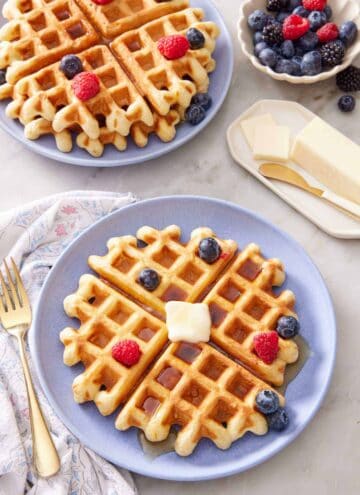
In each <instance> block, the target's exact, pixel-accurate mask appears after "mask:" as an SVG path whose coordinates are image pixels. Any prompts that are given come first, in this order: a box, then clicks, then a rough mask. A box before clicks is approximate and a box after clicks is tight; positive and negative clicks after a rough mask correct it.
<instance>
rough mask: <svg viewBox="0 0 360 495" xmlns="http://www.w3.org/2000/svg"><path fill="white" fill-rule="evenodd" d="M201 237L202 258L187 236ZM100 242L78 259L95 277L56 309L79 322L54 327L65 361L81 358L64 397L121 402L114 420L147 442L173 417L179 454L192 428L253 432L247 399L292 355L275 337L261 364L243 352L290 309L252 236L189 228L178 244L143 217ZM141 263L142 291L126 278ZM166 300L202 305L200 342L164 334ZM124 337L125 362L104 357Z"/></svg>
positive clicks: (186, 450) (199, 434)
mask: <svg viewBox="0 0 360 495" xmlns="http://www.w3.org/2000/svg"><path fill="white" fill-rule="evenodd" d="M207 237H214V238H215V239H216V240H217V242H218V243H219V244H220V246H221V251H222V255H221V256H220V258H219V259H218V260H217V261H216V262H215V263H213V264H208V263H206V262H205V261H204V260H202V259H200V257H199V255H198V246H199V243H200V241H201V240H202V239H204V238H207ZM107 247H108V252H107V254H105V255H104V256H90V258H89V266H90V267H91V268H92V269H93V271H94V272H95V273H96V274H97V275H98V277H96V276H93V275H84V276H83V277H81V279H80V283H79V288H78V290H77V291H76V292H75V294H72V295H71V296H68V297H67V298H66V299H65V302H64V307H65V311H66V313H67V314H68V315H69V316H70V317H75V318H77V319H78V320H79V322H80V326H79V328H78V329H75V328H66V329H64V330H63V331H62V332H61V334H60V338H61V341H62V342H63V343H64V345H65V351H64V362H65V364H67V365H69V366H72V365H74V364H77V363H78V362H80V361H81V362H82V363H83V364H84V367H85V370H84V372H83V373H81V374H80V375H78V376H77V377H76V378H75V380H74V384H73V393H74V398H75V400H76V401H77V402H80V403H81V402H85V401H89V400H90V401H91V400H92V401H94V402H95V404H96V406H97V407H98V409H99V411H100V412H101V413H102V414H111V413H113V412H114V411H115V410H116V409H117V408H118V406H119V405H123V408H122V409H121V411H120V413H119V414H118V417H117V419H116V427H117V428H118V429H120V430H126V429H128V428H130V427H132V426H136V427H138V428H141V429H143V431H144V432H145V435H146V436H147V438H148V439H149V440H151V441H161V440H164V439H165V438H167V436H168V434H169V431H170V429H171V427H173V426H175V425H178V426H179V425H180V428H181V429H180V432H179V434H178V436H177V441H176V445H175V449H176V452H177V453H178V454H179V455H189V454H190V453H191V452H192V451H193V450H194V448H195V447H196V445H197V444H198V442H199V441H200V439H201V438H203V437H206V438H209V439H211V440H212V441H213V442H214V443H215V444H216V445H217V446H218V447H219V448H222V449H226V448H228V447H229V446H230V445H231V443H232V442H233V441H235V440H237V439H238V438H240V437H241V436H243V435H244V434H245V433H246V432H247V431H251V432H253V433H255V434H258V435H262V434H265V433H266V432H267V423H266V420H265V418H264V417H263V416H262V415H261V414H260V413H258V412H257V411H256V408H255V397H256V395H257V393H258V392H259V391H260V390H264V389H272V386H273V385H281V384H282V382H283V380H284V373H285V369H286V366H287V365H288V364H290V363H293V362H295V361H296V360H297V358H298V348H297V345H296V343H294V342H292V341H286V340H284V339H281V338H280V339H279V353H278V357H277V359H276V360H275V361H274V362H273V364H272V365H266V364H265V363H263V362H262V361H261V360H260V359H259V358H258V357H257V356H256V354H255V352H254V349H253V338H254V336H255V335H256V334H257V333H259V332H268V331H271V330H273V329H274V328H275V326H276V321H277V319H278V318H279V317H280V316H282V315H293V316H295V317H296V313H295V312H294V304H295V297H294V294H293V293H292V292H291V291H289V290H285V291H282V292H280V293H279V294H276V295H275V294H274V292H273V287H275V286H279V287H280V286H281V285H282V284H283V282H284V278H285V273H284V267H283V265H282V263H281V261H280V260H278V259H270V260H267V259H265V258H263V256H262V255H261V252H260V248H259V247H258V246H257V245H255V244H250V245H248V246H246V247H245V249H243V250H242V251H237V244H236V243H235V242H234V241H231V240H223V239H220V238H218V237H217V236H216V235H215V234H214V232H212V231H211V229H209V228H206V227H201V228H198V229H195V230H194V231H193V232H192V233H191V237H190V239H189V241H188V242H186V243H183V242H182V240H181V230H180V228H179V227H178V226H176V225H171V226H168V227H166V228H164V229H163V230H157V229H154V228H151V227H147V226H145V227H141V228H140V229H139V230H138V232H137V235H136V237H134V236H123V237H117V238H113V239H110V240H109V241H108V244H107ZM145 267H147V268H152V269H154V270H156V271H157V272H158V274H159V275H160V280H161V282H160V284H159V286H158V287H157V288H156V289H155V290H154V291H152V292H149V291H147V290H145V289H144V288H143V287H142V286H141V285H140V284H139V282H138V276H139V273H140V272H141V270H142V269H144V268H145ZM168 300H181V301H187V302H198V301H203V302H205V303H206V304H208V305H209V310H210V314H211V317H212V330H211V341H210V343H204V344H187V343H176V344H175V343H169V342H168V337H167V329H166V326H165V324H164V320H165V304H166V302H167V301H168ZM215 305H216V306H215ZM126 338H130V339H132V340H135V341H136V342H138V343H139V346H140V349H141V351H142V353H141V358H140V360H139V362H138V363H137V364H136V365H134V366H133V367H131V368H126V367H124V366H122V365H121V364H120V363H117V362H116V361H115V360H114V359H113V358H112V357H111V348H112V346H113V345H114V343H116V342H117V341H118V340H122V339H126ZM214 344H215V346H214ZM243 365H244V366H245V367H246V368H245V367H244V366H243ZM279 398H280V402H281V404H284V398H283V397H282V396H281V395H280V394H279Z"/></svg>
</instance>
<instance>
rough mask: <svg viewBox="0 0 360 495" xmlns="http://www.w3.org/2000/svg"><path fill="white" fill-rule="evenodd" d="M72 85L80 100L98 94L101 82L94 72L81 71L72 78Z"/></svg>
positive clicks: (88, 98)
mask: <svg viewBox="0 0 360 495" xmlns="http://www.w3.org/2000/svg"><path fill="white" fill-rule="evenodd" d="M71 87H72V89H73V91H74V93H75V96H76V97H77V98H79V100H81V101H86V100H90V98H93V97H94V96H96V95H97V94H98V92H99V91H100V82H99V78H98V77H97V75H96V74H94V73H93V72H80V74H77V75H76V76H75V77H74V79H73V80H72V84H71Z"/></svg>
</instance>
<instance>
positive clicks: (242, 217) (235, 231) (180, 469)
mask: <svg viewBox="0 0 360 495" xmlns="http://www.w3.org/2000/svg"><path fill="white" fill-rule="evenodd" d="M170 224H177V225H179V226H180V227H181V228H182V231H183V238H184V239H187V238H188V237H189V234H190V232H191V230H192V229H194V228H196V227H199V226H205V225H206V226H209V227H211V228H212V229H213V230H214V231H215V232H216V233H217V234H218V235H219V236H220V237H223V238H232V239H235V240H236V241H237V242H238V244H239V247H240V248H241V247H243V246H245V245H246V244H247V243H249V242H256V243H257V244H259V245H260V246H261V247H262V249H263V252H264V254H265V256H266V257H279V258H280V259H281V260H282V261H283V262H284V264H285V267H286V273H287V280H286V283H285V284H284V287H285V288H290V289H292V290H293V291H294V292H295V295H296V300H297V304H296V311H297V313H298V315H299V318H300V322H301V327H302V330H301V332H302V335H303V336H304V337H305V339H306V340H307V341H308V343H309V345H310V348H311V356H310V358H309V359H308V361H307V362H306V364H305V367H304V368H303V369H302V371H301V373H300V374H299V375H298V377H297V378H296V379H295V380H294V381H293V382H292V383H291V384H290V385H289V387H288V390H287V393H286V398H287V407H288V410H289V414H290V419H291V422H290V425H289V427H288V429H287V430H286V431H284V432H283V433H281V434H278V433H269V434H267V435H265V436H262V437H259V436H255V435H252V434H250V433H248V434H246V435H245V436H244V437H243V438H242V439H240V440H238V441H237V442H235V443H234V444H233V445H232V447H231V448H230V449H228V450H226V451H221V450H219V449H218V448H216V447H215V445H213V444H212V443H211V442H210V441H208V440H202V441H201V442H200V444H199V446H198V447H197V449H196V450H195V452H194V453H193V454H192V455H191V456H189V457H186V458H182V457H179V456H178V455H176V454H175V453H174V452H172V453H169V454H165V455H162V456H160V457H157V458H156V459H150V458H149V457H147V456H146V455H145V454H144V453H143V451H142V449H141V447H140V445H139V442H138V438H137V431H136V430H135V429H132V430H129V431H127V432H119V431H117V430H116V429H115V427H114V420H115V414H113V415H112V416H109V417H103V416H101V415H100V413H99V412H98V411H97V409H96V407H95V406H94V404H93V403H87V404H83V405H79V404H76V403H75V401H74V399H73V396H72V390H71V384H72V381H73V379H74V378H75V377H76V376H77V375H78V374H79V373H80V372H81V370H82V366H81V365H77V366H74V367H72V368H69V367H67V366H65V365H64V364H63V349H64V348H63V345H62V344H61V342H60V341H59V333H60V331H61V330H62V329H63V328H64V327H66V326H68V325H69V324H71V320H70V319H69V318H68V317H67V316H66V315H65V313H64V311H63V307H62V301H63V300H64V298H65V296H67V295H68V294H70V293H72V292H73V291H75V290H76V288H77V283H78V279H79V277H80V276H81V275H82V274H83V273H85V272H87V271H89V268H88V266H87V262H86V260H87V257H88V256H89V255H91V254H105V252H106V241H107V240H108V239H109V238H110V237H113V236H118V235H125V234H134V235H135V234H136V231H137V229H138V228H139V227H141V226H142V225H151V226H153V227H156V228H164V227H165V226H167V225H170ZM30 346H31V352H32V356H33V358H34V361H35V364H36V368H37V372H38V375H39V377H40V381H41V384H42V387H43V389H44V391H45V393H46V395H47V398H48V399H49V401H50V403H51V404H52V406H53V408H54V410H55V411H56V413H57V414H58V415H59V417H60V418H61V419H62V420H63V422H64V423H65V425H66V426H67V427H68V428H69V430H71V431H72V432H73V433H74V435H76V436H77V437H78V438H79V439H80V440H81V441H82V442H83V443H84V444H85V445H86V446H88V447H90V448H91V449H93V450H94V451H95V452H97V453H98V454H100V455H101V456H103V457H105V458H106V459H108V460H109V461H111V462H113V463H114V464H117V465H119V466H121V467H124V468H127V469H130V470H131V471H135V472H137V473H141V474H144V475H147V476H151V477H155V478H164V479H171V480H178V481H190V480H191V481H195V480H207V479H211V478H219V477H222V476H227V475H230V474H234V473H238V472H241V471H245V470H246V469H249V468H251V467H252V466H255V465H256V464H259V463H261V462H264V461H265V460H266V459H268V458H269V457H271V456H273V455H274V454H276V453H277V452H279V451H280V450H282V449H283V448H285V447H286V446H287V445H288V444H289V443H290V442H292V441H293V440H294V439H295V438H296V437H297V436H298V435H299V433H300V432H301V431H302V430H303V429H304V428H305V426H306V425H307V424H308V423H309V421H310V420H311V419H312V418H313V416H314V414H315V413H316V411H317V410H318V409H319V407H320V404H321V401H322V400H323V398H324V396H325V393H326V391H327V389H328V386H329V383H330V378H331V374H332V370H333V366H334V359H335V349H336V324H335V318H334V311H333V306H332V303H331V300H330V297H329V293H328V291H327V289H326V286H325V284H324V281H323V279H322V277H321V275H320V273H319V271H318V270H317V268H316V267H315V265H314V264H313V262H312V261H311V259H310V258H309V257H308V255H307V254H306V253H305V251H304V250H303V248H302V247H301V246H300V245H299V244H298V243H297V242H296V241H294V240H293V239H292V238H291V237H289V236H288V235H287V234H285V233H284V232H282V231H281V230H279V229H278V228H277V227H275V226H274V225H272V224H270V223H269V222H267V221H266V220H264V219H263V218H261V217H259V216H257V215H256V214H254V213H252V212H250V211H248V210H244V209H243V208H240V207H239V206H237V205H234V204H231V203H227V202H225V201H220V200H215V199H208V198H203V197H193V196H173V197H163V198H157V199H152V200H147V201H141V202H139V203H135V204H134V205H131V206H127V207H125V208H122V209H121V210H119V211H117V212H115V213H113V214H111V215H109V216H108V217H106V218H104V219H103V220H100V221H99V222H97V223H95V224H94V225H93V226H92V227H91V228H90V229H88V230H87V231H86V232H84V233H83V234H82V235H81V236H80V237H79V238H78V239H76V240H75V241H74V242H73V243H72V244H71V245H70V246H69V248H68V249H67V250H66V251H65V252H64V254H63V255H62V256H61V257H60V259H59V260H58V262H57V263H56V265H55V266H54V267H53V268H52V270H51V271H50V274H49V276H48V278H47V280H46V283H45V285H44V288H43V290H42V294H41V297H40V300H39V304H38V308H37V312H36V317H35V320H34V325H33V326H32V328H31V331H30Z"/></svg>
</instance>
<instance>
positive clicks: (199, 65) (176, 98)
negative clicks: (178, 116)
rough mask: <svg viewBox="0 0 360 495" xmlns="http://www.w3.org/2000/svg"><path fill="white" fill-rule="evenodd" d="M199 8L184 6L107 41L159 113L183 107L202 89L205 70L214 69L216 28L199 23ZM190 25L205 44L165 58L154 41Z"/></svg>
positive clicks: (205, 86)
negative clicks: (173, 58) (178, 57)
mask: <svg viewBox="0 0 360 495" xmlns="http://www.w3.org/2000/svg"><path fill="white" fill-rule="evenodd" d="M203 17H204V12H203V10H202V9H186V10H182V11H180V12H176V13H174V14H170V15H168V16H165V17H162V18H160V19H157V20H155V21H152V22H149V23H148V24H146V25H144V26H142V27H140V28H139V29H136V30H133V31H129V32H127V33H124V34H122V35H121V36H119V37H117V38H116V39H115V40H114V41H113V42H112V43H111V45H110V46H111V49H112V50H113V51H114V53H115V54H116V56H117V57H118V58H119V60H120V62H121V64H122V65H123V66H124V67H125V68H126V70H127V71H128V73H129V74H131V78H132V80H133V81H134V82H135V84H136V85H137V87H138V88H139V90H140V92H141V93H142V94H143V95H145V96H146V98H147V99H148V100H149V101H150V103H151V105H152V106H153V108H154V109H155V110H156V112H158V113H159V114H160V115H166V114H168V112H169V111H170V109H171V107H173V106H179V107H180V109H182V110H184V109H186V108H187V107H188V106H189V104H190V102H191V98H192V97H193V96H194V94H195V93H197V92H206V91H207V90H208V86H209V76H208V73H209V72H212V71H213V70H214V69H215V60H214V59H213V58H212V53H213V51H214V49H215V40H216V38H217V36H218V35H219V29H218V27H217V26H216V24H214V23H213V22H202V20H203ZM190 27H194V28H197V29H198V30H200V31H201V32H202V33H203V34H204V36H205V40H206V41H205V46H204V47H203V48H201V49H199V50H189V51H188V52H187V53H186V54H185V55H184V56H183V57H181V58H180V59H177V60H167V59H166V58H165V57H164V56H163V55H162V54H161V53H160V52H159V50H158V48H157V41H158V40H159V39H160V38H161V37H163V36H168V35H171V34H185V33H186V31H187V30H188V29H189V28H190Z"/></svg>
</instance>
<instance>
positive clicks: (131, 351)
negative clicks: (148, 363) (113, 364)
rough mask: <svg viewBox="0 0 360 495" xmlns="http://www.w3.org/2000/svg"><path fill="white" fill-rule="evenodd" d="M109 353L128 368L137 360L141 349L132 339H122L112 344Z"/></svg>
mask: <svg viewBox="0 0 360 495" xmlns="http://www.w3.org/2000/svg"><path fill="white" fill-rule="evenodd" d="M111 355H112V357H113V358H114V359H115V360H116V361H118V362H119V363H121V364H123V365H124V366H127V367H128V368H130V367H131V366H133V365H134V364H136V363H137V362H138V361H139V359H140V356H141V350H140V347H139V344H138V343H137V342H135V341H134V340H122V341H121V342H118V343H117V344H115V345H114V346H113V348H112V349H111Z"/></svg>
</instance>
